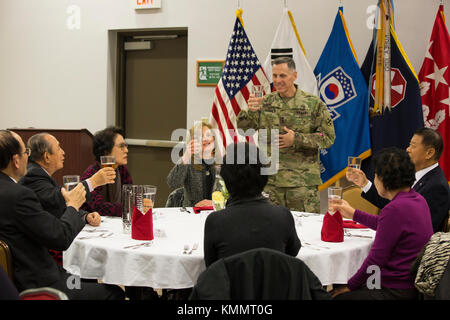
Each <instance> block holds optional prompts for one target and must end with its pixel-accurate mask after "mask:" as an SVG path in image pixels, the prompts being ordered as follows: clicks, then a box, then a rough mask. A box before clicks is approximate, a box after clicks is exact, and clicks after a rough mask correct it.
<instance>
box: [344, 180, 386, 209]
mask: <svg viewBox="0 0 450 320" xmlns="http://www.w3.org/2000/svg"><path fill="white" fill-rule="evenodd" d="M342 199H344V200H345V201H347V202H348V203H349V204H350V205H351V206H352V207H353V208H356V209H359V210H361V211H364V212H367V213H370V214H374V215H377V214H378V213H379V212H380V209H379V208H378V207H376V206H374V205H373V204H371V203H370V202H369V201H367V200H366V199H364V198H363V197H361V189H360V188H359V187H357V186H350V187H347V188H345V189H344V191H343V192H342Z"/></svg>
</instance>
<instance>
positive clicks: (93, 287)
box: [0, 130, 124, 299]
mask: <svg viewBox="0 0 450 320" xmlns="http://www.w3.org/2000/svg"><path fill="white" fill-rule="evenodd" d="M29 154H30V149H28V148H25V144H24V143H23V141H22V139H21V138H20V136H19V135H17V134H16V133H14V132H12V131H8V130H0V239H2V240H3V241H5V242H6V243H7V244H8V245H9V247H10V249H11V253H12V256H13V264H14V277H13V278H14V284H15V285H16V287H17V289H18V290H19V291H23V290H26V289H30V288H36V287H52V288H55V289H58V290H61V291H63V292H64V293H66V294H67V296H68V297H69V299H123V298H124V293H123V290H122V289H120V287H116V286H111V285H105V284H98V283H93V282H85V281H83V280H79V282H78V283H79V285H78V286H74V287H72V286H69V285H68V283H71V281H72V278H73V277H75V276H73V275H71V274H69V273H67V272H66V271H65V270H64V269H62V268H61V267H60V266H58V264H57V263H56V262H55V261H54V260H53V259H52V258H51V257H50V255H49V253H48V249H55V250H66V249H67V248H68V247H69V246H70V244H71V243H72V241H73V239H74V238H75V237H76V236H77V234H78V233H79V232H80V231H81V230H82V229H83V227H84V226H85V224H86V222H85V220H84V219H83V218H82V215H81V214H80V212H79V208H80V206H81V205H82V204H83V202H84V201H85V200H86V196H85V195H86V190H85V188H84V187H83V185H82V184H78V186H77V187H76V188H74V189H73V190H71V191H70V192H67V191H66V190H64V189H62V190H61V192H62V195H63V197H64V199H65V201H66V209H65V211H64V213H63V214H62V215H61V217H60V218H57V217H55V216H54V215H52V214H50V213H49V212H47V211H45V210H44V209H42V206H41V204H40V202H39V200H38V199H37V197H36V195H35V193H34V192H33V191H32V190H31V189H29V188H26V187H24V186H22V185H20V184H18V183H17V181H18V180H20V178H22V177H23V176H24V175H25V174H26V172H27V162H28V156H29Z"/></svg>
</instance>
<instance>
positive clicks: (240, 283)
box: [190, 248, 331, 300]
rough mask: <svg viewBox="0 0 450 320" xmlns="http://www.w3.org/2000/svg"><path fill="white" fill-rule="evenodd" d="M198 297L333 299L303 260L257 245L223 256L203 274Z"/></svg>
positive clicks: (196, 290) (194, 295)
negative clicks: (250, 248) (254, 247)
mask: <svg viewBox="0 0 450 320" xmlns="http://www.w3.org/2000/svg"><path fill="white" fill-rule="evenodd" d="M190 298H191V299H194V300H197V299H200V300H229V299H231V300H267V299H269V300H280V299H281V300H329V299H331V296H330V295H329V294H328V293H327V292H326V291H325V290H324V289H323V287H322V284H321V282H320V280H319V279H318V278H317V277H316V276H315V275H314V273H313V272H312V271H311V270H310V269H309V268H308V266H307V265H306V264H305V263H304V262H303V261H302V260H300V259H298V258H296V257H292V256H289V255H287V254H284V253H282V252H279V251H276V250H272V249H267V248H257V249H252V250H248V251H245V252H242V253H238V254H235V255H232V256H230V257H227V258H222V259H219V260H217V261H216V262H214V263H213V264H211V265H210V266H209V267H208V268H207V269H206V270H205V271H203V273H202V274H200V276H199V278H198V280H197V283H196V285H195V286H194V288H193V290H192V294H191V296H190Z"/></svg>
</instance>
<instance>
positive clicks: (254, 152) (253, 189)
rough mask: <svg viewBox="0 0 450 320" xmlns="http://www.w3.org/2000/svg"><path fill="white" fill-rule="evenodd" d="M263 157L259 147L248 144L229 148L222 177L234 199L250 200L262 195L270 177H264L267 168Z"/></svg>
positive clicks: (222, 169) (221, 173) (239, 144)
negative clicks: (264, 170) (263, 169)
mask: <svg viewBox="0 0 450 320" xmlns="http://www.w3.org/2000/svg"><path fill="white" fill-rule="evenodd" d="M263 163H265V161H264V159H263V155H262V154H261V153H260V151H259V149H258V147H257V146H256V145H254V144H249V143H247V142H245V143H244V142H239V143H233V144H230V145H228V146H227V150H226V155H225V156H224V157H223V164H222V166H221V169H220V175H221V176H222V178H223V180H224V181H225V185H226V187H227V189H228V192H229V193H230V195H231V197H233V198H249V197H254V196H258V195H261V192H262V191H263V190H264V187H265V186H266V184H267V181H268V178H269V177H268V175H262V174H261V169H262V168H263V167H264V166H265V165H264V164H263Z"/></svg>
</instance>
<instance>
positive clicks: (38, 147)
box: [27, 132, 52, 162]
mask: <svg viewBox="0 0 450 320" xmlns="http://www.w3.org/2000/svg"><path fill="white" fill-rule="evenodd" d="M48 135H49V133H47V132H42V133H37V134H35V135H33V136H31V137H30V138H29V139H28V142H27V147H28V148H30V151H31V154H30V157H29V160H31V161H34V162H36V161H40V160H42V158H43V157H44V153H45V152H48V153H50V154H52V146H51V144H50V142H49V141H48V140H47V139H46V138H45V137H46V136H48Z"/></svg>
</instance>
